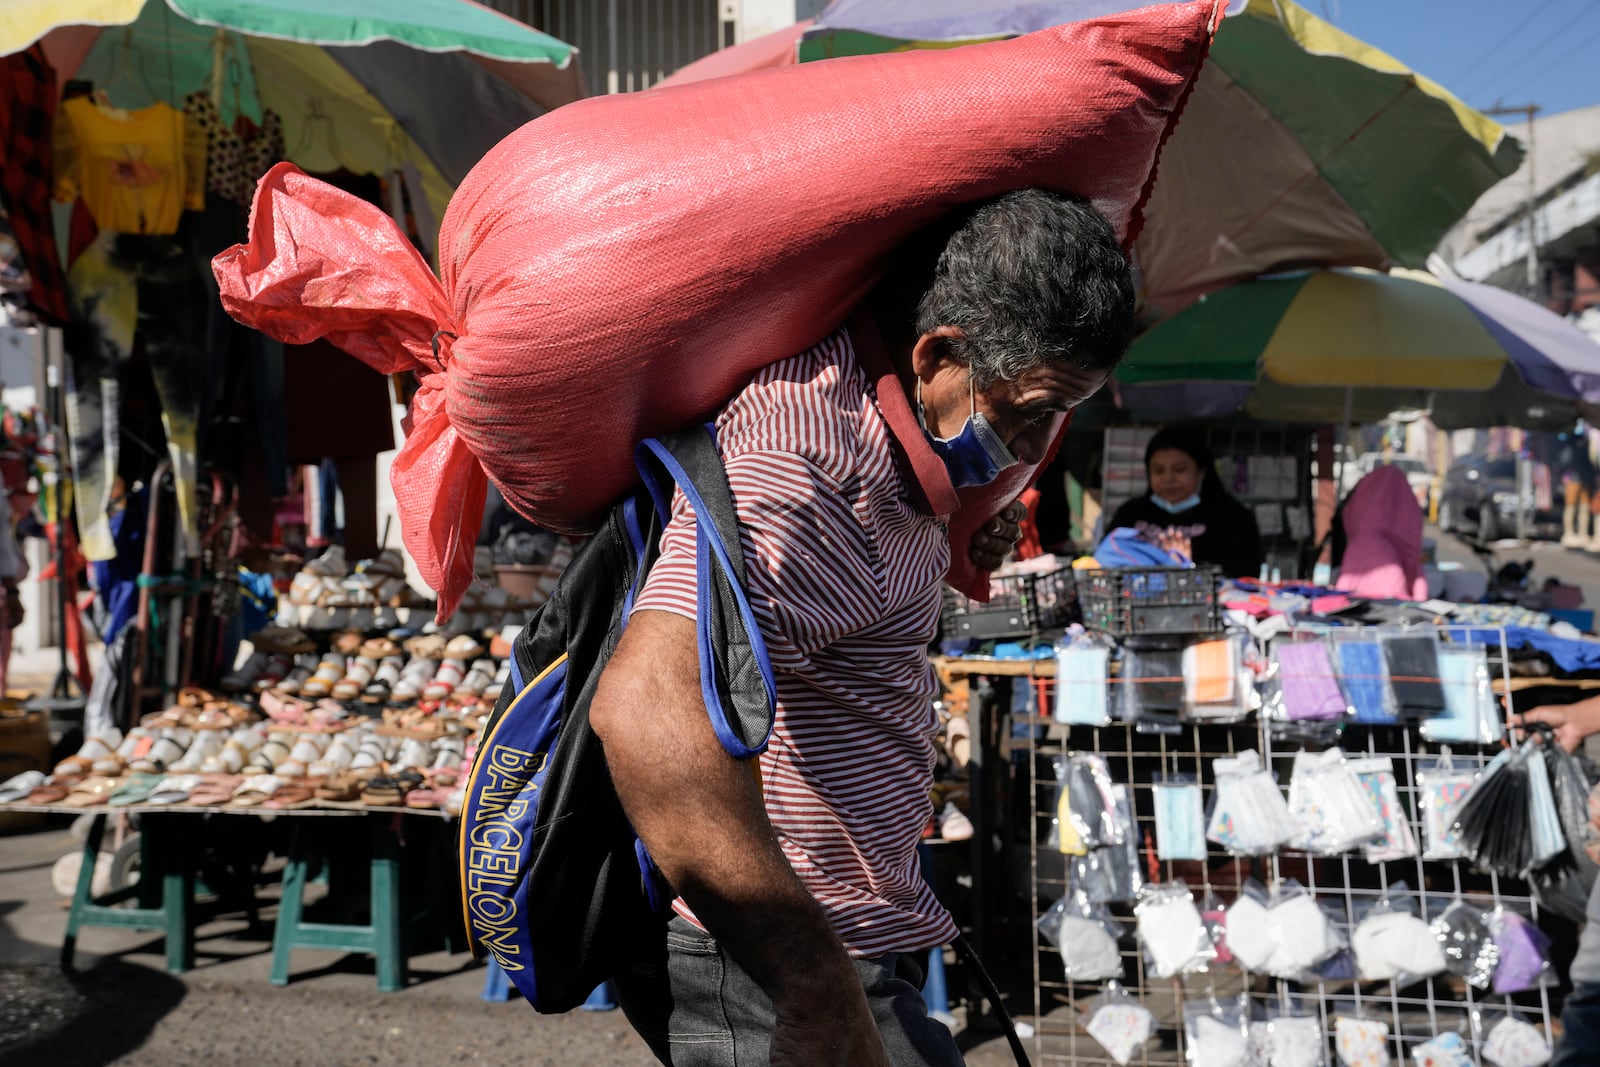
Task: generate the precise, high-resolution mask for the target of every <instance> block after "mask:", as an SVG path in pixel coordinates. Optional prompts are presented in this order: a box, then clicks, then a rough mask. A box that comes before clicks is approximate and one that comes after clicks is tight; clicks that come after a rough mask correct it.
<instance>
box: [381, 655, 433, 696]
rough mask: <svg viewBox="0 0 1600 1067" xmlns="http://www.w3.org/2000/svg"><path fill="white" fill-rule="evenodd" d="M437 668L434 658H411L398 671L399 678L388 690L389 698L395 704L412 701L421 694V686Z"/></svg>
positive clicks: (430, 678) (426, 682)
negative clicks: (402, 668)
mask: <svg viewBox="0 0 1600 1067" xmlns="http://www.w3.org/2000/svg"><path fill="white" fill-rule="evenodd" d="M438 669H439V663H438V661H436V660H431V659H414V660H412V661H411V662H410V663H408V664H406V665H405V669H404V670H402V671H401V672H400V680H399V681H397V682H395V684H394V688H393V689H392V690H390V692H389V699H390V700H391V701H393V702H394V703H396V704H410V703H413V702H414V701H415V700H416V699H417V697H418V696H420V695H421V694H422V688H423V686H425V685H427V684H428V683H429V682H430V681H432V680H433V676H434V673H435V672H436V671H437V670H438Z"/></svg>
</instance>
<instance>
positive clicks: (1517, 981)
mask: <svg viewBox="0 0 1600 1067" xmlns="http://www.w3.org/2000/svg"><path fill="white" fill-rule="evenodd" d="M1489 931H1490V933H1492V934H1493V935H1494V945H1495V949H1496V950H1497V951H1498V952H1499V954H1500V962H1499V963H1498V965H1497V966H1496V967H1495V971H1494V983H1493V989H1494V992H1495V994H1496V995H1505V994H1510V993H1521V992H1522V991H1523V990H1525V989H1533V988H1534V987H1535V986H1537V985H1538V984H1539V983H1540V982H1541V981H1543V980H1544V976H1545V974H1546V973H1547V972H1548V971H1549V969H1550V939H1549V938H1548V937H1546V936H1545V934H1544V931H1542V930H1540V929H1539V928H1538V927H1537V926H1535V925H1533V923H1532V922H1531V921H1530V920H1528V919H1526V918H1524V917H1523V916H1521V915H1518V914H1517V913H1516V912H1514V911H1507V910H1506V909H1505V908H1496V909H1495V910H1494V911H1492V912H1490V913H1489Z"/></svg>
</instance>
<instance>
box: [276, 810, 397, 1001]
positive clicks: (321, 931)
mask: <svg viewBox="0 0 1600 1067" xmlns="http://www.w3.org/2000/svg"><path fill="white" fill-rule="evenodd" d="M396 818H397V816H394V815H372V816H368V818H367V822H368V824H369V826H370V827H371V833H372V861H371V867H372V871H371V877H372V918H371V921H370V922H368V923H365V924H354V923H308V922H303V921H302V920H301V915H303V914H304V912H305V891H306V881H307V868H308V867H309V865H310V862H311V860H312V859H313V857H314V849H313V848H312V846H311V844H310V842H309V841H308V838H309V837H310V835H309V834H308V833H307V832H306V829H305V827H304V826H302V825H299V824H297V825H296V826H295V828H294V832H293V834H292V835H291V837H290V844H289V863H288V866H286V867H285V868H284V869H283V901H282V903H281V904H280V905H279V906H278V924H277V927H276V928H275V929H274V931H273V935H272V975H271V979H270V980H271V982H272V984H273V985H288V984H289V956H290V954H291V953H293V951H294V950H295V949H297V948H321V949H334V950H338V951H343V952H362V953H366V954H368V955H370V956H372V957H374V959H375V960H376V961H377V971H378V989H379V991H380V992H384V993H393V992H396V991H398V990H401V989H404V988H405V987H406V979H407V974H406V948H405V938H404V936H403V935H402V932H401V929H400V925H401V923H400V917H401V910H400V836H399V834H398V833H397V832H396V827H395V825H394V822H395V819H396ZM328 821H330V822H331V821H333V820H328ZM339 821H341V822H342V821H344V820H342V819H341V820H339Z"/></svg>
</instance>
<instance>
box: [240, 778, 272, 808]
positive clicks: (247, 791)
mask: <svg viewBox="0 0 1600 1067" xmlns="http://www.w3.org/2000/svg"><path fill="white" fill-rule="evenodd" d="M283 785H284V783H283V779H281V778H279V777H278V776H277V775H273V774H252V775H249V776H248V777H246V778H245V780H244V781H242V782H240V783H239V787H238V788H237V789H235V790H234V791H233V801H232V806H233V807H236V808H254V807H259V806H261V805H262V804H264V803H266V802H267V801H269V800H271V799H272V797H273V795H274V794H275V793H277V791H278V790H280V789H282V788H283Z"/></svg>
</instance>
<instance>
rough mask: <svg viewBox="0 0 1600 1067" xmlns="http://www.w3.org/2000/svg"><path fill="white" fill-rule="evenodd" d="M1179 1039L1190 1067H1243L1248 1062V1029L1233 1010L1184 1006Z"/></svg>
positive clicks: (1208, 1005)
mask: <svg viewBox="0 0 1600 1067" xmlns="http://www.w3.org/2000/svg"><path fill="white" fill-rule="evenodd" d="M1183 1035H1184V1038H1185V1040H1184V1051H1185V1053H1186V1054H1187V1055H1188V1059H1189V1065H1190V1067H1246V1065H1247V1064H1248V1063H1249V1061H1250V1028H1249V1026H1248V1024H1247V1022H1246V1020H1245V1016H1244V1013H1243V1012H1242V1011H1240V1010H1239V1009H1237V1008H1227V1007H1223V1006H1221V1005H1219V1004H1215V1003H1211V1002H1206V1001H1201V1002H1198V1003H1188V1004H1185V1005H1184V1006H1183Z"/></svg>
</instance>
